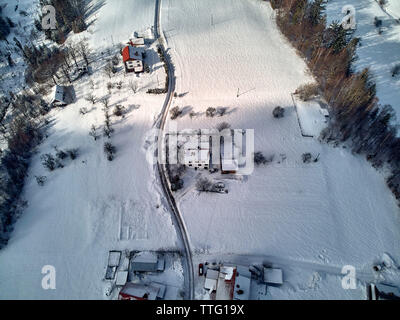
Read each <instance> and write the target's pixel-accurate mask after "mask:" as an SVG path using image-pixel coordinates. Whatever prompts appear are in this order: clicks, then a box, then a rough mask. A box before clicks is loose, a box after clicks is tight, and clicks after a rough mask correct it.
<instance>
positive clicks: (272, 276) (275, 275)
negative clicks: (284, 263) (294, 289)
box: [264, 268, 283, 286]
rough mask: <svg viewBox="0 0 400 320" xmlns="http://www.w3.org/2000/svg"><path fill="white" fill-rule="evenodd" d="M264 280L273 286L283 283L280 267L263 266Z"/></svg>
mask: <svg viewBox="0 0 400 320" xmlns="http://www.w3.org/2000/svg"><path fill="white" fill-rule="evenodd" d="M264 282H265V283H268V284H270V285H275V286H276V285H281V284H283V274H282V269H275V268H264Z"/></svg>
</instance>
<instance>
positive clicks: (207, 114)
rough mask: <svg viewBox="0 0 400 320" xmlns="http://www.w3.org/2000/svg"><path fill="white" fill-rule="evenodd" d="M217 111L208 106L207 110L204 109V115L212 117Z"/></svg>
mask: <svg viewBox="0 0 400 320" xmlns="http://www.w3.org/2000/svg"><path fill="white" fill-rule="evenodd" d="M216 113H217V109H215V108H213V107H209V108H207V110H206V116H207V117H211V118H212V117H214V116H215V114H216Z"/></svg>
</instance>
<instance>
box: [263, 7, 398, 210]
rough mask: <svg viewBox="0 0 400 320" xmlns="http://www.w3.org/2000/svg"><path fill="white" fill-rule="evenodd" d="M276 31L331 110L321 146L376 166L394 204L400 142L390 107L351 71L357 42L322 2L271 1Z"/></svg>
mask: <svg viewBox="0 0 400 320" xmlns="http://www.w3.org/2000/svg"><path fill="white" fill-rule="evenodd" d="M271 5H272V6H273V8H274V9H277V24H278V26H279V28H280V30H281V32H282V33H283V34H284V35H285V36H286V37H287V38H288V39H289V41H290V42H291V43H292V44H293V46H294V47H295V48H296V49H297V50H298V51H299V52H300V53H301V54H302V56H303V57H304V58H305V60H306V61H307V63H308V66H309V68H310V70H311V72H312V73H313V75H314V77H315V78H316V79H317V81H318V84H319V90H320V92H321V93H322V95H323V96H324V97H325V99H326V100H327V102H328V103H329V106H330V108H331V110H330V113H331V117H332V121H330V124H329V127H328V128H327V129H326V130H324V131H323V132H322V133H321V139H323V140H324V141H327V142H334V143H336V144H337V143H344V142H346V143H348V144H350V145H351V147H352V150H353V151H354V152H355V153H357V154H362V155H365V157H366V158H367V160H368V161H370V162H371V163H372V165H373V166H374V167H376V168H379V167H383V166H385V167H388V168H389V169H390V171H391V174H390V175H389V177H388V178H387V185H388V186H389V188H390V189H391V190H392V192H393V194H394V195H395V197H396V198H397V200H399V204H400V139H399V138H398V136H397V128H396V126H395V125H394V120H395V113H394V111H393V108H392V107H391V106H390V105H385V106H382V105H380V104H379V100H378V98H377V96H376V85H375V83H374V81H372V79H371V74H370V71H369V70H368V69H364V70H362V71H361V72H355V71H354V70H353V62H354V61H355V60H356V58H357V56H356V49H357V46H358V44H359V39H358V38H353V37H352V34H351V33H349V31H347V30H345V29H344V28H343V27H342V25H341V24H340V23H339V22H333V23H332V24H330V25H329V26H328V25H327V22H326V14H325V9H326V1H325V0H314V1H312V2H311V1H309V0H297V1H293V0H271Z"/></svg>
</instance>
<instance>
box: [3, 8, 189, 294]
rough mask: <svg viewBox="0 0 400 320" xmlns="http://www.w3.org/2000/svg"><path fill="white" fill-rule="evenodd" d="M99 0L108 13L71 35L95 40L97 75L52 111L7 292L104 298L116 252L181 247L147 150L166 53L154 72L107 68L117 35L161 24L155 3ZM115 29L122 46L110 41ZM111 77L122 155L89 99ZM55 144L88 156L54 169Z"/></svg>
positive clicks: (12, 251) (6, 276) (7, 263)
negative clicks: (47, 281) (52, 276)
mask: <svg viewBox="0 0 400 320" xmlns="http://www.w3.org/2000/svg"><path fill="white" fill-rule="evenodd" d="M128 3H129V4H128ZM127 4H128V6H127ZM93 5H94V6H95V7H97V8H98V10H99V11H97V12H96V16H95V17H94V18H95V19H96V20H95V22H94V24H92V25H91V27H90V28H89V30H88V32H86V33H84V34H79V35H71V38H70V39H69V41H71V40H76V39H79V38H81V37H84V36H86V37H88V38H89V41H90V43H92V49H93V50H94V56H95V57H96V59H95V61H94V63H93V65H92V66H91V67H92V69H93V75H91V76H90V77H88V76H84V77H83V78H82V79H80V80H79V81H77V82H75V83H74V89H75V94H76V98H77V100H76V102H75V103H73V104H70V105H68V106H67V107H65V108H64V109H56V110H53V111H52V113H51V117H50V120H51V122H50V129H49V131H48V135H49V136H48V138H47V139H45V140H44V142H43V144H42V145H40V146H39V148H38V153H37V154H36V155H35V156H34V157H33V159H32V163H31V166H30V171H29V178H27V180H26V186H25V189H24V194H23V198H24V199H26V200H27V201H28V207H27V208H26V209H25V210H24V212H23V215H22V217H21V218H20V219H19V221H18V222H17V224H16V225H15V231H14V232H13V234H12V237H11V239H10V242H9V244H8V245H7V247H6V248H5V249H4V250H2V251H0V288H1V290H0V298H2V299H5V298H14V299H102V298H103V297H104V295H103V294H104V288H105V285H106V283H105V282H102V279H103V278H104V274H105V268H106V264H107V255H108V251H109V250H114V249H117V250H124V249H129V250H133V249H135V250H142V249H146V250H157V249H160V248H163V249H171V248H172V249H175V248H176V247H177V238H176V233H175V228H174V226H173V225H172V221H171V218H170V213H169V212H168V210H167V209H166V206H165V203H164V200H163V197H162V191H161V189H160V186H159V182H158V181H157V179H156V177H155V172H154V170H153V167H152V166H151V165H150V164H149V163H148V162H147V160H146V156H147V154H146V152H147V150H146V149H145V148H144V146H145V141H146V139H147V136H148V134H149V130H150V129H151V128H152V126H153V124H154V121H155V119H156V118H157V116H158V114H159V113H160V111H161V108H162V105H163V102H164V99H165V96H164V95H158V96H155V95H149V94H146V91H147V89H148V88H153V87H157V86H158V82H157V77H156V75H157V74H158V78H159V80H160V82H161V83H160V86H162V85H163V83H162V81H163V79H165V73H164V71H163V70H164V69H163V67H162V65H161V63H160V62H159V60H154V61H153V62H154V64H153V65H151V66H150V67H151V70H153V71H154V72H153V73H151V74H141V75H140V76H139V77H137V76H136V75H135V74H129V75H125V71H124V69H123V67H122V63H120V65H119V69H120V71H119V72H118V74H117V75H116V76H114V77H113V78H112V79H111V80H110V79H108V77H107V76H106V75H104V74H103V72H102V68H103V67H104V65H105V64H106V62H107V59H109V58H110V57H112V55H113V54H115V53H117V52H118V47H117V40H118V41H123V40H124V41H127V40H128V38H129V36H130V35H131V34H132V33H133V31H136V30H141V29H143V28H147V27H148V26H151V25H152V24H153V22H154V11H155V5H154V2H152V1H129V2H126V1H119V2H111V1H107V2H104V1H97V2H95V1H94V2H93ZM128 13H130V14H128ZM134 13H136V14H135V19H132V14H134ZM106 30H107V32H105V31H106ZM111 35H114V37H113V38H114V43H115V46H114V47H113V46H112V41H108V36H111ZM101 37H104V39H105V41H104V43H102V47H101V50H100V49H98V47H97V46H95V45H94V44H96V43H98V42H99V41H100V38H101ZM100 42H101V41H100ZM107 48H110V49H111V51H108V50H107ZM155 50H156V49H155V44H153V45H152V47H151V49H150V50H149V55H148V56H150V58H151V57H153V58H154V57H156V58H157V59H158V56H157V54H156V53H155ZM154 59H155V58H154ZM90 79H91V80H93V82H94V88H91V85H90V83H89V81H90ZM129 80H134V81H137V83H138V90H139V91H138V93H136V94H133V92H132V91H131V90H130V89H129V87H128V83H129ZM109 81H111V82H113V83H114V84H115V83H117V82H119V81H122V82H123V88H122V89H117V88H114V89H112V94H111V98H110V106H111V108H110V113H112V110H113V109H114V107H115V106H116V105H117V104H121V105H123V106H124V107H125V108H126V109H127V113H126V115H125V117H124V118H121V117H116V116H112V119H111V120H112V123H113V128H114V130H115V132H114V134H113V135H112V137H111V140H110V141H111V142H112V144H113V145H115V146H116V148H117V153H116V158H115V160H114V161H112V162H109V161H107V159H106V157H105V155H104V152H103V143H104V142H106V141H107V139H106V138H104V137H103V136H102V126H103V124H104V112H103V110H102V108H103V106H102V104H101V103H100V102H97V103H96V104H94V105H92V104H91V102H88V101H86V100H85V97H86V96H87V95H88V94H89V93H91V94H93V95H95V96H96V97H97V98H102V97H104V96H106V95H107V93H108V92H107V82H109ZM82 107H86V108H87V109H88V113H87V114H85V115H80V114H79V110H80V108H82ZM92 125H95V126H96V127H97V132H98V134H99V135H100V138H99V139H98V140H97V141H94V140H93V138H92V137H90V136H89V131H90V128H91V126H92ZM55 146H57V147H58V148H59V149H66V148H79V157H78V158H77V159H76V160H75V161H70V160H68V161H66V162H65V167H64V168H62V169H56V170H55V171H54V172H48V171H47V170H45V169H44V168H43V166H42V164H41V160H40V155H41V154H43V153H47V152H49V153H53V154H54V153H55V150H54V147H55ZM42 175H45V176H47V182H46V184H45V185H44V186H43V187H40V186H38V185H37V183H36V180H35V176H42ZM177 263H179V261H178V262H177ZM44 265H53V266H54V267H55V268H56V275H57V278H56V280H57V282H56V285H57V287H56V290H43V289H42V286H41V281H42V278H43V276H44V275H43V274H42V273H41V271H42V267H43V266H44ZM174 270H176V271H169V272H178V274H177V275H174V276H173V277H172V276H171V282H174V285H175V287H177V288H179V287H181V286H182V284H183V279H182V275H181V272H182V268H181V267H179V266H176V267H175V268H174ZM174 279H180V280H181V281H182V282H179V281H174ZM175 282H176V283H175Z"/></svg>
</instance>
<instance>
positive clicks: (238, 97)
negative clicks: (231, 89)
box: [236, 88, 239, 98]
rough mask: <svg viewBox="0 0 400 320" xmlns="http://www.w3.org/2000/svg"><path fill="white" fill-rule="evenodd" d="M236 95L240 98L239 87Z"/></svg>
mask: <svg viewBox="0 0 400 320" xmlns="http://www.w3.org/2000/svg"><path fill="white" fill-rule="evenodd" d="M236 97H237V98H239V88H238V91H237V95H236Z"/></svg>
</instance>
